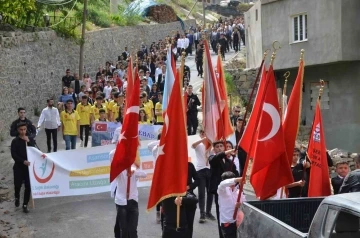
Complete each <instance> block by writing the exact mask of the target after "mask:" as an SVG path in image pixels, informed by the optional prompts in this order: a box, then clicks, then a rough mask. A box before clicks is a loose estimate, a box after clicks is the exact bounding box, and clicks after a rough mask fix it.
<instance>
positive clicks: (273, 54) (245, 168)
mask: <svg viewBox="0 0 360 238" xmlns="http://www.w3.org/2000/svg"><path fill="white" fill-rule="evenodd" d="M273 46H274V44H273ZM279 48H280V47H279ZM279 48H278V49H279ZM276 51H277V49H275V47H274V52H273V53H272V55H271V61H270V67H272V65H273V64H274V59H275V57H276ZM269 83H270V80H268V77H266V82H265V87H264V92H266V91H267V88H268V86H269ZM264 99H265V93H263V94H262V95H261V101H260V102H261V105H260V108H262V107H263V104H264ZM259 114H260V113H259ZM259 121H260V115H257V118H256V123H255V125H258V124H259ZM254 135H255V133H252V136H251V140H250V147H249V148H250V149H249V152H248V153H247V155H246V161H245V166H244V170H243V171H244V172H243V176H242V179H241V182H240V187H239V194H238V197H237V200H236V203H239V202H240V198H241V194H242V192H243V189H244V184H245V182H246V172H247V169H248V167H249V160H250V152H251V150H252V147H253V144H254V143H253V142H254ZM237 212H238V207H236V206H235V210H234V214H233V219H236V215H237Z"/></svg>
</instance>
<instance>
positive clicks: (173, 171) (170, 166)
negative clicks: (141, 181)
mask: <svg viewBox="0 0 360 238" xmlns="http://www.w3.org/2000/svg"><path fill="white" fill-rule="evenodd" d="M180 77H181V76H179V74H176V77H175V81H174V86H173V88H172V90H171V96H170V100H169V104H168V109H167V112H166V114H165V117H164V126H163V130H162V132H161V138H160V144H159V148H158V157H157V160H156V165H155V170H154V175H153V180H152V184H151V189H150V196H149V200H148V205H147V210H150V209H152V208H153V207H154V206H156V205H157V204H158V203H159V202H161V201H162V200H164V199H166V198H168V197H175V196H184V195H185V194H186V186H187V176H188V150H187V132H186V124H185V111H184V109H183V108H184V103H183V102H184V101H183V96H182V92H181V86H180ZM181 78H182V77H181ZM181 109H182V110H181Z"/></svg>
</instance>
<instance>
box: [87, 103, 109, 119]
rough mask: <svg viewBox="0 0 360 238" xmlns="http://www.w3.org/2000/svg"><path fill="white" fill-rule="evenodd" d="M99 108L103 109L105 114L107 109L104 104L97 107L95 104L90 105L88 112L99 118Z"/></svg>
mask: <svg viewBox="0 0 360 238" xmlns="http://www.w3.org/2000/svg"><path fill="white" fill-rule="evenodd" d="M100 109H104V110H105V114H107V109H106V107H105V106H104V105H102V107H101V108H98V107H97V106H96V105H94V106H92V107H91V111H90V113H91V114H93V115H94V118H95V120H97V119H99V117H100V113H99V110H100Z"/></svg>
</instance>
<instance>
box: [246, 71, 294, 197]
mask: <svg viewBox="0 0 360 238" xmlns="http://www.w3.org/2000/svg"><path fill="white" fill-rule="evenodd" d="M266 78H267V79H266V80H267V81H268V82H267V84H268V85H267V86H268V87H267V88H266V90H265V91H264V93H265V97H263V98H264V101H263V103H260V105H261V107H260V108H261V111H260V116H261V117H260V121H259V125H258V133H257V135H256V136H255V141H254V142H253V144H254V143H255V144H256V147H255V150H254V160H253V165H252V171H251V175H250V183H251V184H252V186H253V188H254V191H255V194H256V196H257V197H259V198H260V199H261V200H264V199H267V198H269V197H271V196H273V195H274V194H275V193H276V191H277V189H278V188H281V187H282V186H285V185H288V184H290V183H292V182H293V176H292V173H291V169H290V164H289V160H288V157H287V154H286V147H285V142H284V136H283V130H282V125H281V117H280V110H279V102H278V97H277V91H276V84H275V77H274V72H273V68H272V66H270V68H269V72H268V73H267V76H266Z"/></svg>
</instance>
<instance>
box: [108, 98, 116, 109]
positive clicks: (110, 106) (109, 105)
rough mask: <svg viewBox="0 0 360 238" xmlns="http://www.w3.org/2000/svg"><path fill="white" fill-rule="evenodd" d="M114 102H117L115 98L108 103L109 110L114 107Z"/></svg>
mask: <svg viewBox="0 0 360 238" xmlns="http://www.w3.org/2000/svg"><path fill="white" fill-rule="evenodd" d="M114 104H115V101H114V100H111V101H110V102H108V104H107V110H108V111H111V110H112V108H113V106H114Z"/></svg>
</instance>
